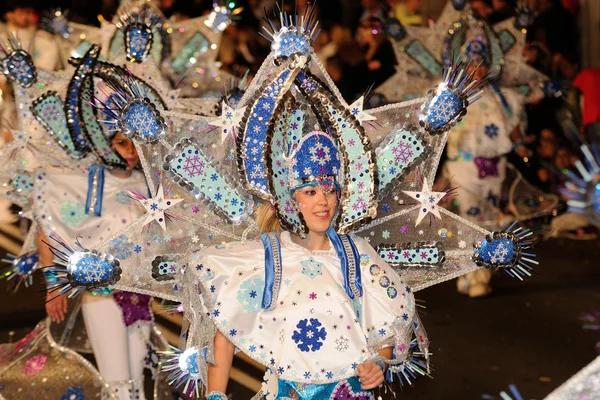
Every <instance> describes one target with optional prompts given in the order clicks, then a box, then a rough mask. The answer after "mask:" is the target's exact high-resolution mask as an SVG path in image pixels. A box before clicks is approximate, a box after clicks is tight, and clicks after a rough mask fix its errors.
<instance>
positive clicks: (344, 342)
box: [334, 336, 350, 353]
mask: <svg viewBox="0 0 600 400" xmlns="http://www.w3.org/2000/svg"><path fill="white" fill-rule="evenodd" d="M334 348H335V349H336V350H337V351H339V352H340V353H343V352H344V351H346V350H348V349H349V348H350V339H348V338H346V337H344V336H340V337H339V338H337V339H335V347H334Z"/></svg>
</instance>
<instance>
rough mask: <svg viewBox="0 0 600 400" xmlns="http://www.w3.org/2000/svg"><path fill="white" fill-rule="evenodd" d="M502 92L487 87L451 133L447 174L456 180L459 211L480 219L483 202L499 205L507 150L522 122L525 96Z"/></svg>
mask: <svg viewBox="0 0 600 400" xmlns="http://www.w3.org/2000/svg"><path fill="white" fill-rule="evenodd" d="M502 95H503V96H504V98H505V99H506V102H507V104H508V105H509V107H510V108H507V107H505V106H504V105H503V101H502V98H501V96H500V95H499V94H498V93H497V92H496V91H495V90H494V89H493V88H492V87H489V88H487V89H486V90H485V91H484V93H483V96H482V97H481V99H479V100H478V101H477V102H476V103H475V104H473V105H472V106H471V107H470V108H469V113H468V116H467V117H465V118H464V119H463V120H462V121H461V122H460V123H459V124H457V126H456V128H454V129H452V130H451V131H450V133H449V135H448V148H447V151H448V153H447V154H448V160H447V161H446V164H445V175H446V177H447V178H448V179H451V180H452V183H453V184H455V185H456V186H457V187H458V189H457V192H458V193H457V194H458V196H457V197H458V201H459V211H460V215H461V216H463V217H466V218H470V219H475V220H480V219H481V217H479V218H478V216H482V213H483V212H484V210H485V206H484V204H482V203H484V202H486V201H487V202H490V203H491V204H492V205H493V206H494V207H498V205H499V201H500V196H501V190H502V182H503V181H504V178H505V177H506V157H505V156H506V154H508V153H509V152H510V151H511V150H512V148H513V143H512V141H511V138H510V136H511V133H512V132H513V130H514V129H515V128H516V127H517V126H519V125H520V124H521V123H522V122H523V118H522V117H523V104H524V103H523V98H522V96H521V95H519V94H518V93H516V92H515V91H512V90H507V89H503V90H502Z"/></svg>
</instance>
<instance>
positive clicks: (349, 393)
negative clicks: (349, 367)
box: [275, 377, 375, 400]
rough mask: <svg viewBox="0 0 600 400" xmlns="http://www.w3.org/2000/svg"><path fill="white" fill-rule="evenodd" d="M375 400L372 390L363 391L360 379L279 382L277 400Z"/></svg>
mask: <svg viewBox="0 0 600 400" xmlns="http://www.w3.org/2000/svg"><path fill="white" fill-rule="evenodd" d="M288 399H297V400H374V399H375V396H374V394H373V392H372V391H370V390H366V391H364V390H362V389H361V387H360V382H359V381H358V377H351V378H348V379H344V380H342V381H339V382H332V383H324V384H305V383H298V382H292V381H285V380H279V381H278V382H277V396H276V397H275V400H288Z"/></svg>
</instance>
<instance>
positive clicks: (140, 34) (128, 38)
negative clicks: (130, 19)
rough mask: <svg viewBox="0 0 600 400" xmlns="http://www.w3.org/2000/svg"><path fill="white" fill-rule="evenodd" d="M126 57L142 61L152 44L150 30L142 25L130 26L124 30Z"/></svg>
mask: <svg viewBox="0 0 600 400" xmlns="http://www.w3.org/2000/svg"><path fill="white" fill-rule="evenodd" d="M125 45H126V46H127V48H126V49H125V50H126V51H127V57H128V58H131V59H134V60H135V61H137V62H142V61H143V60H144V57H145V56H146V54H148V52H149V51H150V46H152V31H150V30H149V29H147V28H146V27H142V26H137V25H134V26H131V27H129V28H128V29H127V31H126V32H125Z"/></svg>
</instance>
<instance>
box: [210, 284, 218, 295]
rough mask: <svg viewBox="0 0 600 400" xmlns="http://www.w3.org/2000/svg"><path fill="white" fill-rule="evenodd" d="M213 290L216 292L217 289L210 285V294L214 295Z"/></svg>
mask: <svg viewBox="0 0 600 400" xmlns="http://www.w3.org/2000/svg"><path fill="white" fill-rule="evenodd" d="M215 290H217V288H216V287H215V285H210V292H211V293H214V292H215Z"/></svg>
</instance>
